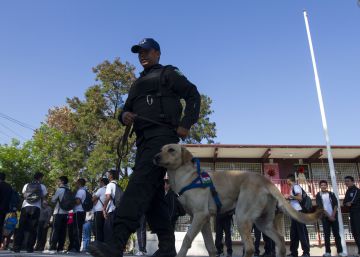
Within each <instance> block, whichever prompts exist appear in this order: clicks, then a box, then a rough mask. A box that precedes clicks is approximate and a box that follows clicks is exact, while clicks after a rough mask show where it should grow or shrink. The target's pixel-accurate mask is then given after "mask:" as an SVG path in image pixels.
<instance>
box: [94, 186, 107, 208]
mask: <svg viewBox="0 0 360 257" xmlns="http://www.w3.org/2000/svg"><path fill="white" fill-rule="evenodd" d="M105 191H106V186H103V187H101V188H99V189H98V190H97V191H96V193H95V196H96V197H97V199H98V201H97V203H96V204H95V206H94V212H97V211H102V210H103V207H104V203H105Z"/></svg>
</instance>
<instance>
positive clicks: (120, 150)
mask: <svg viewBox="0 0 360 257" xmlns="http://www.w3.org/2000/svg"><path fill="white" fill-rule="evenodd" d="M132 131H133V130H132V126H131V125H130V126H126V128H125V131H124V134H123V135H122V136H121V137H119V141H118V143H117V147H116V152H117V155H118V161H117V164H116V170H117V172H118V173H119V174H120V173H121V161H122V159H123V158H125V157H126V156H127V155H128V153H129V144H128V138H129V135H130V137H131V135H132ZM125 147H126V150H125ZM124 150H125V151H124Z"/></svg>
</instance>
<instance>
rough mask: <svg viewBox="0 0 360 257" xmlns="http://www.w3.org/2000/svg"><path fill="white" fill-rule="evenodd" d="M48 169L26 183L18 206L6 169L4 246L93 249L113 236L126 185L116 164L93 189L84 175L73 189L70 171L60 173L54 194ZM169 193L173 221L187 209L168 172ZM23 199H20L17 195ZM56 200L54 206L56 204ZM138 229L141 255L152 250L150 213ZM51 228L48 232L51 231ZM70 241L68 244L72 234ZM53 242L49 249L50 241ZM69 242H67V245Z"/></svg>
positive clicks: (0, 209)
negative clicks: (46, 179)
mask: <svg viewBox="0 0 360 257" xmlns="http://www.w3.org/2000/svg"><path fill="white" fill-rule="evenodd" d="M43 177H44V175H43V174H42V173H39V172H38V173H36V174H35V175H34V177H33V181H31V182H30V183H27V184H26V185H24V187H23V189H22V195H23V202H22V204H21V207H20V208H18V207H17V206H16V205H17V203H15V202H14V200H13V199H12V197H9V196H12V195H13V192H14V193H15V194H14V195H16V191H15V190H14V189H12V187H11V186H10V185H9V184H8V183H7V182H5V178H6V176H5V174H4V173H0V223H1V224H0V225H1V228H2V229H1V233H0V244H1V250H6V249H10V248H9V246H10V243H11V245H12V247H11V250H12V251H14V252H20V250H26V251H27V252H29V253H31V252H33V251H43V252H44V253H48V254H54V253H57V252H70V253H71V252H80V250H82V251H84V252H87V248H88V245H89V243H90V241H91V238H92V236H93V238H94V239H95V240H97V241H100V242H106V241H108V240H110V239H111V234H112V229H113V222H114V211H115V209H116V208H117V206H118V204H119V202H120V200H121V198H122V194H123V192H122V190H121V188H120V186H119V185H118V181H117V172H116V171H115V170H110V171H108V172H107V173H106V176H104V177H101V178H100V179H99V181H98V187H97V190H95V191H94V193H93V194H90V193H89V191H88V189H87V187H86V180H85V179H83V178H79V179H78V180H77V181H76V186H75V190H74V191H72V190H71V189H70V186H69V181H68V178H67V177H66V176H60V177H59V178H58V182H57V189H56V191H55V192H54V194H53V196H52V197H51V198H49V200H50V202H51V204H49V203H48V201H47V198H48V192H47V188H46V186H45V185H44V184H43V183H42V179H43ZM164 181H165V183H164V184H165V186H164V187H165V188H164V189H165V193H166V195H165V199H166V201H167V202H168V206H169V215H170V218H171V220H172V224H173V227H174V228H175V222H176V219H177V217H178V216H180V215H185V211H184V209H183V208H182V207H181V205H180V203H179V201H178V200H177V197H176V195H175V193H174V192H173V191H172V190H171V189H170V187H169V183H168V180H167V178H165V180H164ZM16 202H17V201H16ZM51 205H52V206H53V207H51ZM140 223H141V224H142V225H141V227H140V228H139V229H138V235H139V236H138V240H139V247H140V248H139V250H138V252H137V254H138V255H145V254H146V218H145V215H144V216H143V217H142V219H141V221H140ZM49 229H50V230H51V233H50V235H49V236H48V234H49V233H48V231H49ZM67 238H68V243H67V244H66V239H67ZM47 241H49V244H48V245H49V246H48V248H47V249H45V246H46V243H47ZM65 245H66V247H65Z"/></svg>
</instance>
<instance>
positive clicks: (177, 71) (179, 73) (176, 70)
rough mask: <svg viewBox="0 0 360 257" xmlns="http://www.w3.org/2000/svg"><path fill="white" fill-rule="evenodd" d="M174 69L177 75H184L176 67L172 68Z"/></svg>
mask: <svg viewBox="0 0 360 257" xmlns="http://www.w3.org/2000/svg"><path fill="white" fill-rule="evenodd" d="M174 71H175V72H176V73H177V74H178V75H180V76H183V77H185V75H184V74H183V73H182V72H181V71H180V70H179V69H178V68H176V69H174Z"/></svg>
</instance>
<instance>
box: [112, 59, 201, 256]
mask: <svg viewBox="0 0 360 257" xmlns="http://www.w3.org/2000/svg"><path fill="white" fill-rule="evenodd" d="M180 99H184V100H185V102H186V107H185V111H184V113H185V116H184V117H183V118H182V119H181V120H180V117H181V114H182V106H181V103H180ZM199 110H200V95H199V93H198V91H197V89H196V87H195V86H194V85H193V84H192V83H190V82H189V81H188V80H187V79H186V77H185V76H183V75H182V74H181V73H180V72H179V71H178V70H177V69H176V68H175V67H172V66H162V65H160V64H157V65H154V66H152V67H151V68H150V69H146V70H144V71H143V72H142V73H141V75H140V78H138V79H137V80H136V81H135V83H134V84H133V86H132V87H131V89H130V92H129V96H128V99H127V101H126V103H125V106H124V109H123V113H124V112H133V113H135V114H137V115H139V116H140V117H139V118H137V119H135V122H134V130H135V133H136V137H137V138H136V146H137V153H136V159H135V167H134V172H133V174H132V175H131V178H130V181H129V184H128V186H127V188H126V191H125V193H124V196H123V199H122V201H121V204H120V206H119V208H116V214H115V215H116V216H115V220H114V233H113V243H114V244H116V245H117V246H118V247H121V248H124V247H125V245H126V242H127V240H128V238H129V236H130V234H131V233H133V232H135V231H136V229H137V228H138V227H139V220H140V218H141V216H142V215H143V214H144V213H146V217H147V222H148V224H149V226H150V228H151V230H152V231H153V232H154V233H156V234H157V236H158V238H159V250H158V252H157V254H156V255H157V256H175V255H176V251H175V237H174V232H173V229H172V226H171V223H170V219H169V211H168V207H167V204H166V202H165V199H164V179H163V178H164V176H165V172H166V171H165V169H164V168H161V167H158V166H155V165H154V164H153V157H154V155H155V154H157V153H159V152H160V149H161V147H162V146H164V145H166V144H170V143H178V141H179V138H178V136H177V133H176V128H177V127H178V126H181V127H183V128H186V129H190V127H191V125H193V124H194V123H195V122H196V121H197V119H198V117H199ZM141 117H145V118H148V119H150V120H151V121H147V120H143V119H141ZM119 120H120V121H121V122H123V121H122V114H121V115H120V117H119ZM152 121H155V122H160V123H162V124H164V125H159V124H156V123H154V122H152Z"/></svg>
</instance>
